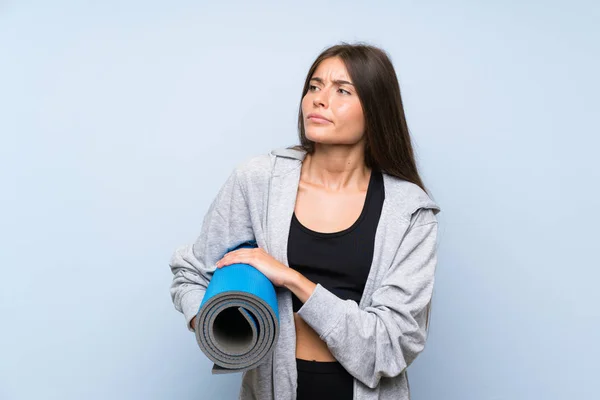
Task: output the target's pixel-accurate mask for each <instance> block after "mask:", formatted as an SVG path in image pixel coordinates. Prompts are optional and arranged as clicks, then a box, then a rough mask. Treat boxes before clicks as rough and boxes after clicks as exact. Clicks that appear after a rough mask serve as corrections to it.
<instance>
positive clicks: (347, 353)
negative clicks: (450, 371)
mask: <svg viewBox="0 0 600 400" xmlns="http://www.w3.org/2000/svg"><path fill="white" fill-rule="evenodd" d="M298 126H299V135H300V145H297V146H292V147H288V148H282V149H275V150H272V151H271V152H269V153H268V154H263V155H259V156H254V157H251V158H249V159H248V160H246V161H245V162H243V163H241V164H239V165H238V166H237V167H236V168H235V170H234V171H233V173H232V174H231V175H230V177H229V179H228V180H227V181H226V182H225V184H224V185H223V187H222V188H221V190H220V191H219V193H218V195H217V197H216V198H215V200H214V201H213V203H212V204H211V206H210V208H209V210H208V212H207V214H206V217H205V218H204V221H203V224H202V231H201V234H200V237H199V238H198V239H197V240H196V242H195V243H194V244H193V245H188V246H183V247H181V248H179V249H177V251H176V252H175V254H174V256H173V258H172V260H171V263H170V266H171V269H172V271H173V274H174V278H173V284H172V286H171V295H172V299H173V302H174V305H175V308H176V309H177V310H179V311H180V312H182V313H183V314H184V316H185V319H186V323H187V327H188V329H189V330H191V331H193V327H195V326H196V325H195V316H196V313H197V312H198V307H199V305H200V302H201V301H202V297H203V295H204V292H205V289H206V287H207V285H208V282H209V281H210V277H211V275H212V272H214V270H215V268H226V267H227V265H230V264H234V263H246V264H250V265H252V266H253V267H255V268H257V269H258V270H260V271H261V272H262V273H263V274H265V275H266V276H267V278H269V279H270V280H271V282H272V283H273V284H274V285H275V287H276V288H277V290H278V292H277V296H278V305H279V313H280V335H279V338H278V342H277V345H276V348H275V350H274V352H273V353H272V356H270V357H269V358H268V359H267V360H266V361H265V362H264V363H263V364H261V365H259V366H258V367H257V368H254V369H251V370H248V371H245V372H244V373H243V376H242V387H241V391H240V399H242V400H245V399H261V400H269V399H275V400H280V399H281V400H283V399H286V400H287V399H295V400H305V399H310V400H319V399H348V400H350V399H353V398H355V399H356V398H360V399H364V400H367V399H368V400H370V399H394V400H403V399H405V400H408V399H409V398H410V394H409V383H408V376H407V373H406V368H407V367H408V366H409V365H410V364H411V363H412V362H413V360H414V359H415V358H416V357H417V355H418V354H419V353H420V352H421V351H422V350H423V348H424V346H425V341H426V338H427V332H428V322H429V311H430V306H431V299H432V294H433V284H434V273H435V268H436V263H437V251H436V247H437V225H438V224H437V219H436V215H437V213H438V212H439V211H440V208H439V206H438V205H437V204H436V203H435V202H434V201H433V200H432V199H431V198H430V196H429V195H428V194H427V191H426V189H425V187H424V185H423V183H422V181H421V178H420V177H419V173H418V171H417V167H416V162H415V159H414V155H413V149H412V145H411V139H410V135H409V131H408V127H407V124H406V120H405V116H404V110H403V106H402V100H401V96H400V88H399V84H398V80H397V77H396V74H395V71H394V68H393V65H392V63H391V62H390V60H389V58H388V56H387V55H386V53H385V52H384V51H383V50H381V49H379V48H376V47H374V46H369V45H364V44H355V45H351V44H340V45H336V46H333V47H331V48H328V49H326V50H325V51H324V52H323V53H322V54H320V55H319V57H318V58H317V59H316V60H315V62H314V63H313V65H312V66H311V68H310V70H309V72H308V75H307V78H306V82H305V84H304V89H303V91H302V102H301V106H300V112H299V118H298ZM248 240H256V242H257V243H258V248H254V249H251V248H243V249H238V250H234V251H231V252H229V253H226V254H225V255H223V254H224V252H225V249H229V248H232V247H233V245H235V244H238V243H243V242H245V241H248Z"/></svg>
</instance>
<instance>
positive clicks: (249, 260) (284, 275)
mask: <svg viewBox="0 0 600 400" xmlns="http://www.w3.org/2000/svg"><path fill="white" fill-rule="evenodd" d="M238 263H239V264H249V265H251V266H253V267H254V268H256V269H257V270H259V271H260V272H262V273H263V274H264V275H265V276H266V277H267V278H268V279H269V280H270V281H271V283H273V285H275V286H284V285H285V283H286V282H289V281H290V279H291V278H292V274H293V272H294V270H293V269H291V268H289V267H287V266H285V265H284V264H282V263H280V262H279V261H277V260H276V259H274V258H273V257H272V256H271V255H270V254H269V253H267V252H266V251H265V250H263V249H262V248H260V247H255V248H242V249H237V250H233V251H230V252H229V253H227V254H225V255H224V256H223V258H221V259H220V260H219V261H217V264H216V265H217V268H222V267H225V266H227V265H231V264H238Z"/></svg>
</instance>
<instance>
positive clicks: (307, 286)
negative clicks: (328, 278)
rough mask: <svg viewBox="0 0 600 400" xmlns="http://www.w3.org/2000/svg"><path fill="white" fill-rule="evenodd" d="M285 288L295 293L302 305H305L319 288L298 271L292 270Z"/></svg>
mask: <svg viewBox="0 0 600 400" xmlns="http://www.w3.org/2000/svg"><path fill="white" fill-rule="evenodd" d="M283 286H284V287H286V288H287V289H289V290H290V291H291V292H292V293H294V294H295V295H296V297H297V298H298V299H299V300H300V301H301V302H302V303H305V302H306V300H308V298H309V297H310V295H311V294H312V293H313V291H314V290H315V288H316V287H317V284H316V283H314V282H312V281H311V280H309V279H308V278H306V277H305V276H304V275H302V274H301V273H299V272H298V271H296V270H293V269H290V274H289V277H288V279H286V281H285V283H284V285H283Z"/></svg>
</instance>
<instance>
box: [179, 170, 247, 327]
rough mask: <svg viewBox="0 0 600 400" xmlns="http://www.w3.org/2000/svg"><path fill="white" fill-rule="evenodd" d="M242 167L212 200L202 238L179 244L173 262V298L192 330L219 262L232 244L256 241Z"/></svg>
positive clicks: (200, 236) (232, 174) (203, 224)
mask: <svg viewBox="0 0 600 400" xmlns="http://www.w3.org/2000/svg"><path fill="white" fill-rule="evenodd" d="M239 168H240V167H239V166H238V167H237V168H236V169H235V170H234V171H233V173H231V175H230V176H229V178H228V179H227V180H226V182H225V183H224V184H223V186H222V187H221V189H220V190H219V192H218V194H217V196H216V198H215V199H214V200H213V202H212V203H211V205H210V207H209V209H208V211H207V213H206V215H205V216H204V220H203V222H202V228H201V231H200V235H199V237H198V238H197V239H196V241H195V242H194V243H193V244H188V245H185V246H181V247H179V248H178V249H177V250H176V251H175V253H174V254H173V256H172V258H171V261H170V263H169V266H170V267H171V271H172V273H173V282H172V284H171V289H170V291H171V299H172V301H173V305H174V306H175V309H177V311H179V312H181V313H183V315H184V317H185V321H186V325H187V328H188V330H190V331H193V330H194V329H193V328H192V325H191V324H190V322H191V320H192V318H193V317H195V316H196V314H197V313H198V309H199V308H200V303H201V302H202V298H203V297H204V294H205V293H206V288H207V287H208V283H209V281H210V279H211V278H212V275H213V273H214V271H215V268H216V267H215V263H216V262H217V261H218V260H219V259H220V258H221V257H222V256H223V254H225V253H226V251H227V249H228V248H230V247H231V246H234V245H237V244H240V243H243V242H245V241H248V240H254V232H253V230H252V223H251V219H250V213H249V211H248V207H247V205H246V200H245V195H244V192H243V188H242V185H241V183H240V177H239V174H240V173H239ZM233 227H234V228H233Z"/></svg>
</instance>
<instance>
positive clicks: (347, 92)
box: [339, 88, 350, 94]
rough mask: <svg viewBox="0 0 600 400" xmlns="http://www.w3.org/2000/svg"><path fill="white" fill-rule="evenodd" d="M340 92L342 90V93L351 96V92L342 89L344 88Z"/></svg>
mask: <svg viewBox="0 0 600 400" xmlns="http://www.w3.org/2000/svg"><path fill="white" fill-rule="evenodd" d="M339 90H341V91H342V92H343V93H344V94H350V92H349V91H347V90H344V89H342V88H340V89H339Z"/></svg>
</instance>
